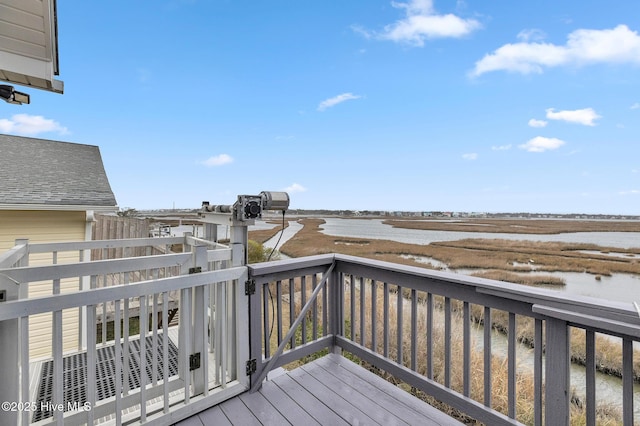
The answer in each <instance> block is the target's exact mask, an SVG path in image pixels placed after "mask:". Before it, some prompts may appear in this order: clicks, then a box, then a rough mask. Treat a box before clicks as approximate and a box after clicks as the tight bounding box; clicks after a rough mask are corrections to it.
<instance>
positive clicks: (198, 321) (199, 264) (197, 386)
mask: <svg viewBox="0 0 640 426" xmlns="http://www.w3.org/2000/svg"><path fill="white" fill-rule="evenodd" d="M192 253H193V266H194V267H195V268H201V269H199V270H198V272H205V271H207V265H208V263H209V262H208V259H207V246H205V245H199V246H193V247H192ZM204 294H205V291H204V286H198V287H196V288H194V289H193V291H192V295H193V302H192V304H191V307H192V312H193V317H192V320H191V321H192V327H191V330H192V335H191V336H192V338H191V342H192V350H191V354H194V355H196V354H197V356H199V357H200V361H201V362H200V367H198V368H196V369H194V370H192V371H191V383H192V384H193V394H194V395H199V394H201V393H204V387H205V386H208V383H205V381H204V377H205V375H204V373H203V366H204V365H205V363H204V362H202V361H203V359H202V358H203V357H206V356H208V354H209V350H208V349H207V348H206V347H205V344H204V341H203V340H202V336H203V335H204V324H205V320H206V316H207V312H205V309H204V304H203V301H204Z"/></svg>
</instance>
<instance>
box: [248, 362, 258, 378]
mask: <svg viewBox="0 0 640 426" xmlns="http://www.w3.org/2000/svg"><path fill="white" fill-rule="evenodd" d="M256 368H257V364H256V359H255V358H253V359H250V360H249V361H247V376H250V375H252V374H253V373H255V372H256Z"/></svg>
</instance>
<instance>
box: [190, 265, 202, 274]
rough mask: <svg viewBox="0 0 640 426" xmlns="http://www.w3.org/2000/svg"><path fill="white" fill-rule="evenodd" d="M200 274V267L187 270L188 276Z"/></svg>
mask: <svg viewBox="0 0 640 426" xmlns="http://www.w3.org/2000/svg"><path fill="white" fill-rule="evenodd" d="M200 272H202V266H195V267H193V268H189V273H190V274H199V273H200Z"/></svg>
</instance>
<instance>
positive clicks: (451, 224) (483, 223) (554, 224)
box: [383, 218, 640, 234]
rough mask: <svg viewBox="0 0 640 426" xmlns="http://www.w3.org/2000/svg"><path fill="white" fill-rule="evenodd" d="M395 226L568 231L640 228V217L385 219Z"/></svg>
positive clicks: (624, 230) (456, 229)
mask: <svg viewBox="0 0 640 426" xmlns="http://www.w3.org/2000/svg"><path fill="white" fill-rule="evenodd" d="M420 219H424V218H420ZM383 223H385V224H387V225H391V226H393V227H394V228H406V229H425V230H436V231H464V232H489V233H497V232H499V233H508V234H562V233H566V232H640V221H605V220H597V221H596V220H586V221H585V220H549V219H544V220H537V219H464V220H458V221H449V220H447V221H440V220H395V219H389V220H385V221H384V222H383Z"/></svg>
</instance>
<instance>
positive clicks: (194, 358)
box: [189, 352, 200, 371]
mask: <svg viewBox="0 0 640 426" xmlns="http://www.w3.org/2000/svg"><path fill="white" fill-rule="evenodd" d="M198 368H200V352H198V353H195V354H191V355H189V371H193V370H197V369H198Z"/></svg>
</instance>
